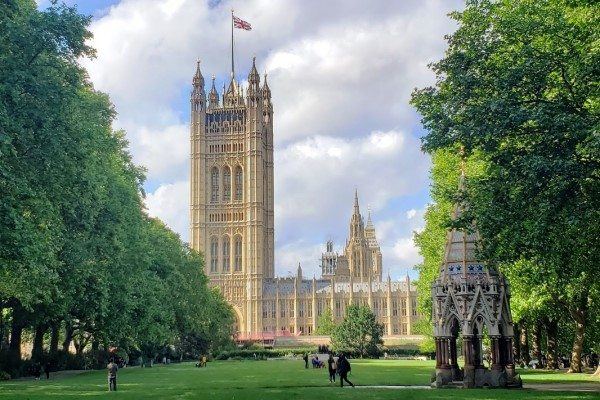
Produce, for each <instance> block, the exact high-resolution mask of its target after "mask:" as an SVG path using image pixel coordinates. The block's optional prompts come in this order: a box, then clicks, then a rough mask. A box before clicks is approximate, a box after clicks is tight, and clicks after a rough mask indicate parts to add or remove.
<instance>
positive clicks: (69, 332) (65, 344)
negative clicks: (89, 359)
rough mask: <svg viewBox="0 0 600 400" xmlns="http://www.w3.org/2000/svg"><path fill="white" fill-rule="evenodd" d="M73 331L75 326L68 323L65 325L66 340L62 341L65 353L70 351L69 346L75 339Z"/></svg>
mask: <svg viewBox="0 0 600 400" xmlns="http://www.w3.org/2000/svg"><path fill="white" fill-rule="evenodd" d="M73 332H74V329H73V327H72V326H70V325H69V324H67V326H66V327H65V340H63V343H62V348H63V351H64V352H65V353H68V352H69V348H70V347H71V342H72V341H73Z"/></svg>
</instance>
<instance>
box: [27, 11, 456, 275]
mask: <svg viewBox="0 0 600 400" xmlns="http://www.w3.org/2000/svg"><path fill="white" fill-rule="evenodd" d="M67 3H68V4H75V5H76V6H77V7H78V9H79V10H80V11H81V12H82V13H86V14H89V15H92V16H93V22H92V25H91V30H92V32H93V33H94V39H93V40H92V43H91V44H92V45H93V46H94V47H95V48H96V49H97V54H98V55H97V58H96V59H94V60H82V64H83V65H84V66H85V67H86V68H87V69H88V72H89V74H90V78H91V80H92V81H93V83H94V85H95V86H96V88H98V89H99V90H102V91H104V92H106V93H108V94H109V95H110V96H111V99H112V101H113V102H114V103H115V106H116V109H117V111H118V119H117V121H116V122H115V125H116V127H117V128H122V129H125V130H126V131H127V135H128V139H129V141H130V145H131V152H132V154H133V157H134V160H135V161H136V162H137V163H138V164H142V165H144V166H145V167H146V168H147V169H148V179H147V182H146V191H147V193H148V195H147V199H146V206H147V209H148V212H149V213H150V214H151V215H155V216H158V217H160V218H161V219H163V220H164V221H165V222H166V223H167V224H168V225H169V226H170V227H171V228H172V229H174V230H175V231H176V232H178V233H179V234H180V235H181V236H182V238H183V239H184V240H187V238H188V236H189V233H188V206H189V204H188V194H189V185H188V181H187V180H188V178H189V171H188V170H189V166H188V157H189V139H188V126H187V125H188V122H189V108H188V107H189V91H190V83H191V77H192V75H193V73H194V70H195V61H196V59H198V58H200V59H201V60H202V63H201V65H202V72H203V74H204V77H205V79H206V84H207V86H208V85H209V84H210V76H211V75H212V74H215V75H216V77H217V78H216V81H217V87H218V88H220V87H221V86H222V84H223V81H224V79H225V78H227V77H228V76H229V68H230V62H231V60H230V50H229V46H230V42H229V38H230V10H231V9H232V8H233V9H235V10H236V11H235V13H236V15H238V16H239V17H241V18H243V19H245V20H247V21H248V22H250V23H251V24H252V27H253V29H252V31H241V30H238V31H236V32H235V34H236V52H235V56H236V79H238V80H239V81H241V82H242V84H243V83H244V80H245V79H246V76H247V72H248V70H249V67H250V63H251V59H252V56H253V55H255V56H256V57H257V67H258V69H259V71H261V72H262V71H266V72H267V73H268V79H269V86H270V87H271V90H272V93H273V101H274V108H275V116H274V124H275V132H274V136H275V229H276V232H275V241H276V254H275V257H276V260H275V264H276V272H277V273H278V274H280V275H285V274H287V273H288V271H294V270H295V266H296V265H297V263H298V262H301V263H302V266H303V269H304V271H305V274H306V275H307V276H312V275H313V274H315V275H317V276H318V258H319V255H320V252H321V251H322V248H323V243H324V242H325V240H327V239H329V238H331V239H333V240H334V241H335V243H336V247H337V248H338V250H341V247H342V245H343V243H344V241H345V238H346V237H347V235H348V223H349V217H350V213H351V211H352V200H353V192H354V189H355V188H356V189H358V192H359V196H360V201H361V211H363V215H364V216H365V218H366V213H367V207H370V209H371V210H372V217H373V221H374V223H375V226H376V229H377V233H378V238H379V241H380V244H381V246H382V251H383V263H384V270H385V271H386V272H388V271H389V273H390V274H391V275H392V277H394V278H399V277H401V276H403V275H404V274H406V273H407V271H411V269H412V267H413V266H414V265H415V264H416V263H418V262H419V261H420V257H419V255H418V252H417V250H416V248H415V246H414V244H413V242H412V235H413V232H414V231H415V230H419V229H421V228H422V226H423V212H424V210H425V207H426V205H427V203H428V202H429V195H428V189H429V180H428V168H429V158H428V157H427V156H426V155H424V154H423V153H422V152H421V151H420V149H419V144H420V142H419V137H420V136H421V135H422V133H423V131H422V128H421V126H420V124H419V117H418V115H417V114H416V113H415V111H414V109H412V107H411V106H410V105H409V104H408V101H409V98H410V93H411V91H412V90H413V89H414V88H415V87H423V86H426V85H429V84H432V83H433V81H434V76H433V73H432V72H431V71H430V70H429V69H428V68H427V64H428V63H430V62H432V61H435V60H437V59H439V58H440V57H441V56H442V55H443V52H444V50H445V46H446V44H445V42H444V40H443V36H444V35H445V34H448V33H451V32H452V31H453V30H454V29H455V26H454V24H453V22H452V21H451V20H450V19H449V18H448V17H447V13H448V12H450V11H451V10H453V9H457V8H459V7H460V6H461V4H462V2H461V1H459V0H404V1H395V2H390V1H384V0H381V1H372V2H364V1H359V0H332V1H328V2H322V1H317V0H304V1H295V0H274V1H269V2H265V1H264V0H246V1H215V0H212V1H201V0H120V1H119V0H81V1H77V0H69V1H67ZM38 4H39V6H40V7H45V6H47V4H48V1H47V0H39V1H38ZM410 274H411V275H412V276H415V273H414V272H412V271H411V272H410Z"/></svg>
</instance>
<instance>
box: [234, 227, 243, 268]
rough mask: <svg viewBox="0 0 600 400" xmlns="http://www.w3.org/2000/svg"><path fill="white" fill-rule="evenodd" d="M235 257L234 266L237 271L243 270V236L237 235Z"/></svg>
mask: <svg viewBox="0 0 600 400" xmlns="http://www.w3.org/2000/svg"><path fill="white" fill-rule="evenodd" d="M233 251H234V253H233V254H234V259H233V268H234V270H235V271H241V270H242V237H241V236H236V237H235V244H234V249H233Z"/></svg>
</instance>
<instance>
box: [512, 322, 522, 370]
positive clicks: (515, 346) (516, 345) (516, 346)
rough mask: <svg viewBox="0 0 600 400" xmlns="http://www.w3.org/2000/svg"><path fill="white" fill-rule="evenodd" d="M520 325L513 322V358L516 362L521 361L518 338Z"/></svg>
mask: <svg viewBox="0 0 600 400" xmlns="http://www.w3.org/2000/svg"><path fill="white" fill-rule="evenodd" d="M520 328H521V325H520V324H519V323H515V325H514V335H515V336H514V340H513V360H514V362H515V363H516V364H518V363H519V362H520V361H521V341H520V340H519V338H520V337H521V329H520Z"/></svg>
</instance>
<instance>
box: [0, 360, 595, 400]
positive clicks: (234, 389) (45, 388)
mask: <svg viewBox="0 0 600 400" xmlns="http://www.w3.org/2000/svg"><path fill="white" fill-rule="evenodd" d="M303 367H304V366H303V363H302V361H288V360H285V361H283V360H271V361H219V362H212V363H209V365H208V368H202V369H198V368H195V367H194V366H193V364H192V363H184V364H173V365H169V366H157V367H154V368H143V369H142V368H138V367H135V368H126V369H123V370H121V371H119V383H118V385H119V391H118V392H117V393H107V391H106V374H105V372H104V371H91V372H85V373H82V374H79V375H75V376H71V377H64V378H59V379H51V380H50V381H44V380H41V381H32V380H16V381H9V382H3V383H0V399H80V398H86V399H90V398H108V397H109V396H110V397H111V398H115V399H196V398H198V399H200V398H202V399H269V400H271V399H273V400H275V399H285V400H290V399H333V398H336V397H337V398H344V399H361V400H364V399H400V398H401V399H460V398H464V399H486V400H487V399H511V400H513V399H515V398H517V397H518V398H519V399H546V400H550V399H552V400H559V399H599V398H600V395H599V394H598V393H575V392H570V393H569V392H556V391H554V392H546V391H534V390H528V389H524V390H520V391H517V390H504V389H502V390H500V389H479V390H460V389H458V390H449V389H444V390H430V389H416V388H415V389H374V388H360V387H357V388H354V389H352V388H344V389H340V388H339V386H337V385H335V386H333V385H330V384H329V382H328V380H327V372H326V370H314V369H308V370H306V369H304V368H303ZM432 369H433V363H432V362H425V361H382V360H381V361H380V360H364V361H358V360H354V361H353V362H352V375H351V376H350V380H352V381H353V382H354V383H355V384H357V385H427V384H428V382H429V376H430V374H431V371H432ZM572 376H575V375H566V374H544V373H540V372H532V373H526V374H524V378H525V380H526V382H528V381H533V382H538V381H545V382H553V383H557V382H561V381H569V380H571V379H570V377H572ZM586 382H588V383H593V382H594V381H592V380H591V379H590V380H589V381H587V380H586ZM598 389H599V390H600V384H599V385H598ZM342 390H343V392H342Z"/></svg>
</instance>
